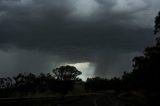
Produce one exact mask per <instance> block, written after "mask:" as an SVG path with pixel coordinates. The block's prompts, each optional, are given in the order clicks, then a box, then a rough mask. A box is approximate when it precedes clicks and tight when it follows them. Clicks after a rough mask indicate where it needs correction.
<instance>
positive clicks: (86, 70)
mask: <svg viewBox="0 0 160 106" xmlns="http://www.w3.org/2000/svg"><path fill="white" fill-rule="evenodd" d="M65 65H70V66H74V67H76V68H77V69H78V70H79V71H81V72H82V75H80V76H78V77H79V78H81V79H82V80H83V81H85V80H86V79H87V78H91V77H94V72H95V66H94V65H92V64H91V63H90V62H84V63H75V64H65Z"/></svg>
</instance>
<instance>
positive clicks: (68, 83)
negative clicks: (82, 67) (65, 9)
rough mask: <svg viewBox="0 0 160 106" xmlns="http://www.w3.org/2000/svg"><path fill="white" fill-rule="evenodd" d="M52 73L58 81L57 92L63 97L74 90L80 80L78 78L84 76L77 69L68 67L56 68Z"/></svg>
mask: <svg viewBox="0 0 160 106" xmlns="http://www.w3.org/2000/svg"><path fill="white" fill-rule="evenodd" d="M52 72H53V76H54V77H55V79H56V84H55V87H56V88H57V89H56V91H57V92H59V93H61V94H63V95H65V94H66V93H67V92H68V91H72V90H73V88H74V84H75V82H76V81H78V80H79V78H77V76H78V75H80V74H82V73H81V72H80V71H78V70H77V69H76V68H75V67H73V66H68V65H67V66H61V67H59V68H56V69H54V70H53V71H52Z"/></svg>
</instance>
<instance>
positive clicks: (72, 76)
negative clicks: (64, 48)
mask: <svg viewBox="0 0 160 106" xmlns="http://www.w3.org/2000/svg"><path fill="white" fill-rule="evenodd" d="M159 31H160V14H159V15H158V16H157V17H156V18H155V30H154V32H155V34H157V33H158V32H159ZM133 62H134V64H133V71H132V72H131V73H126V72H124V75H123V76H122V78H116V77H115V78H112V79H105V78H100V77H95V78H88V79H87V81H86V82H83V81H82V80H81V79H79V78H78V77H77V76H78V75H80V74H81V72H80V71H78V70H77V69H76V68H75V67H73V66H61V67H59V68H56V69H54V70H53V71H52V73H49V74H43V73H41V74H39V75H34V74H32V73H29V74H22V73H19V74H18V75H17V76H14V77H13V78H10V77H8V78H0V98H1V99H0V104H1V105H5V104H7V105H11V104H16V105H24V104H25V105H24V106H32V105H33V106H46V105H47V106H53V105H55V106H57V105H61V106H62V105H65V106H73V105H74V106H75V105H76V106H80V105H87V106H91V105H92V106H93V105H94V106H103V105H104V106H106V105H109V106H152V105H153V106H160V37H157V38H156V45H155V46H152V47H147V48H146V49H145V50H144V53H143V55H142V56H138V57H135V58H134V59H133ZM73 92H74V93H73ZM34 94H35V95H36V94H37V95H41V94H42V95H43V98H39V96H35V95H34ZM69 94H72V96H69ZM74 94H78V95H83V96H75V95H74ZM49 95H51V97H49ZM57 95H59V96H57ZM65 95H67V96H65ZM53 96H55V97H53ZM37 97H38V98H37Z"/></svg>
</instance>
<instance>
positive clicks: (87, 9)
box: [0, 0, 160, 79]
mask: <svg viewBox="0 0 160 106" xmlns="http://www.w3.org/2000/svg"><path fill="white" fill-rule="evenodd" d="M159 4H160V0H0V77H2V76H10V75H15V74H17V73H18V72H33V73H40V72H44V73H48V72H50V71H51V70H52V69H53V68H55V67H57V66H60V65H66V64H70V65H74V66H76V67H77V68H78V69H79V70H80V71H82V72H83V73H84V74H83V76H82V77H83V78H84V79H85V78H86V77H91V76H102V77H107V78H111V77H113V76H121V75H122V74H123V72H124V71H131V70H132V64H133V62H132V59H133V57H135V56H139V55H142V52H143V50H144V48H145V47H147V46H151V45H153V44H154V43H155V42H154V39H155V37H156V36H155V35H153V25H154V23H153V22H154V17H155V16H156V15H157V13H158V11H159V10H160V6H159Z"/></svg>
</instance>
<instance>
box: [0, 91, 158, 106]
mask: <svg viewBox="0 0 160 106" xmlns="http://www.w3.org/2000/svg"><path fill="white" fill-rule="evenodd" d="M152 98H153V99H154V100H155V99H158V98H154V97H152ZM156 104H157V103H156ZM150 105H153V103H152V101H151V100H149V97H147V96H145V95H143V94H141V93H137V92H129V93H128V92H127V93H120V94H117V93H97V94H87V95H83V96H66V97H43V98H17V99H0V106H150Z"/></svg>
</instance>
